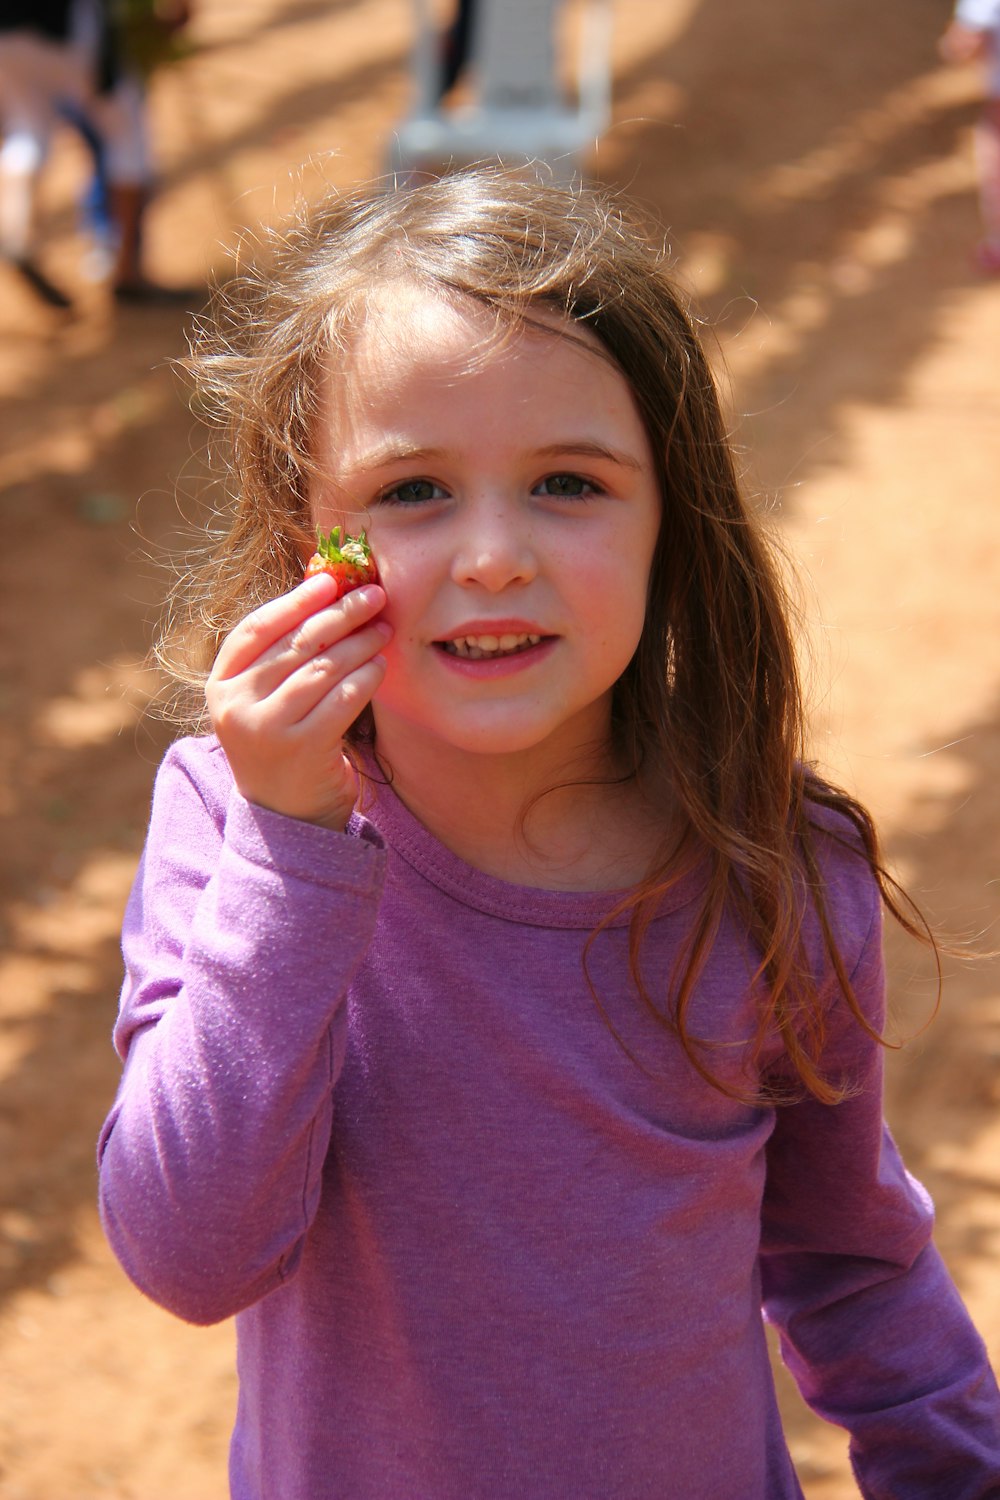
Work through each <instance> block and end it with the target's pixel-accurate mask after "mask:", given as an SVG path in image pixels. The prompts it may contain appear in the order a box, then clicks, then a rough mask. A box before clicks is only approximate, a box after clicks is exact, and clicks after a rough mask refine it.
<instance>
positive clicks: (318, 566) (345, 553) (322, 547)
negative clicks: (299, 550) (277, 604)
mask: <svg viewBox="0 0 1000 1500" xmlns="http://www.w3.org/2000/svg"><path fill="white" fill-rule="evenodd" d="M317 536H318V538H319V541H318V544H317V547H316V551H315V552H314V553H313V555H312V557H311V558H310V559H309V561H308V562H307V563H306V577H307V578H312V577H314V576H315V574H317V573H329V575H330V577H331V578H335V579H336V580H337V585H338V590H339V592H338V594H337V598H338V599H342V598H343V596H344V595H345V594H349V593H350V592H351V590H352V589H359V588H360V587H361V586H362V584H365V583H377V582H378V568H377V567H376V566H375V559H374V558H373V557H372V549H371V548H370V547H369V545H368V538H367V537H366V536H365V533H364V532H362V533H361V535H360V536H347V535H345V537H344V540H343V542H341V540H340V527H339V526H335V527H334V528H333V530H332V531H331V532H330V535H329V536H324V535H323V533H322V531H320V532H317Z"/></svg>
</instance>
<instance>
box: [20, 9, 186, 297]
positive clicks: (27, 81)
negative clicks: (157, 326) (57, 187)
mask: <svg viewBox="0 0 1000 1500" xmlns="http://www.w3.org/2000/svg"><path fill="white" fill-rule="evenodd" d="M189 17H190V9H189V5H188V0H0V131H2V135H3V144H2V147H0V255H2V257H3V259H4V260H5V261H6V262H7V263H8V264H9V265H10V266H11V267H13V268H14V269H15V270H16V271H17V272H18V273H19V274H20V276H21V277H22V279H23V280H25V281H26V282H27V283H28V284H29V285H30V286H31V288H32V289H33V290H34V291H35V292H36V293H37V294H38V295H39V296H40V297H41V298H42V299H43V300H44V301H45V302H47V303H48V304H49V305H50V306H53V307H57V308H67V307H69V306H70V299H69V297H68V296H67V295H66V293H65V292H64V291H62V290H61V289H60V288H59V287H57V286H56V285H55V284H54V283H53V282H52V281H51V280H50V279H49V277H48V276H47V275H46V274H45V272H44V271H43V270H42V268H41V267H40V266H39V264H38V260H37V240H38V194H39V185H40V182H41V177H42V173H43V170H44V167H45V163H46V160H47V158H48V154H49V150H50V146H51V141H52V135H53V132H54V129H55V127H56V126H57V125H58V124H59V123H60V122H61V120H63V119H64V118H66V117H68V118H70V119H71V120H72V121H73V122H74V123H75V124H76V125H77V127H78V128H79V129H80V130H81V131H82V133H83V134H84V137H85V139H86V140H87V142H88V145H89V146H90V147H91V149H92V151H93V152H94V157H95V166H96V169H97V171H99V172H100V173H102V174H103V176H104V180H105V182H106V194H107V209H108V213H109V215H110V220H111V231H112V233H111V249H110V260H111V264H110V282H111V288H112V292H113V294H114V296H115V298H116V299H117V300H119V301H123V302H150V301H160V300H163V299H166V298H169V299H173V297H174V296H177V295H183V294H181V293H179V292H178V293H175V292H173V291H171V290H169V289H167V288H164V287H159V286H157V285H156V284H155V283H153V282H151V281H150V280H149V279H148V278H147V277H146V276H145V274H144V271H143V266H142V262H143V229H144V220H145V212H146V208H147V206H148V203H149V200H150V196H151V189H152V180H153V174H152V157H151V151H150V146H149V127H148V109H147V81H148V78H149V76H150V74H151V72H152V71H153V70H154V69H155V68H156V67H158V66H160V64H161V63H163V62H165V61H167V60H169V59H170V58H171V57H173V56H174V55H176V52H177V44H176V35H177V33H178V32H179V30H180V29H181V28H182V27H183V26H185V25H186V24H187V21H188V19H189Z"/></svg>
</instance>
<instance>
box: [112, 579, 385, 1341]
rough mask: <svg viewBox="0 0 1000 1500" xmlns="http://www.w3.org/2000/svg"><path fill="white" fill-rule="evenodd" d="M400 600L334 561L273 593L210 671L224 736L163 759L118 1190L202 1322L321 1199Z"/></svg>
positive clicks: (128, 1248) (132, 988)
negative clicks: (388, 605) (363, 726)
mask: <svg viewBox="0 0 1000 1500" xmlns="http://www.w3.org/2000/svg"><path fill="white" fill-rule="evenodd" d="M384 602H385V596H384V594H383V593H382V591H381V589H378V588H374V587H372V588H367V589H361V590H357V591H355V592H354V593H352V594H349V595H347V596H346V597H345V598H343V599H339V600H338V599H337V598H336V586H335V585H334V583H333V581H332V580H331V579H329V578H322V577H321V578H315V579H311V580H309V581H308V582H307V583H304V584H302V585H300V586H299V588H297V589H294V590H293V591H292V592H291V593H290V594H287V595H284V596H283V597H282V598H280V599H275V600H272V601H270V602H269V603H268V604H265V605H263V606H262V607H261V608H260V609H258V610H256V611H254V613H253V614H252V615H249V616H248V617H247V619H246V620H244V621H243V622H242V623H241V624H239V625H238V626H237V627H236V628H235V630H233V631H232V633H231V634H230V635H229V636H228V637H227V638H226V640H225V641H224V643H223V645H222V647H221V649H220V651H219V655H218V658H217V661H216V664H215V668H214V669H213V672H212V676H211V678H210V680H209V683H208V689H207V701H208V707H209V711H210V713H211V715H212V719H213V723H214V725H215V728H216V731H217V733H218V735H219V739H220V741H221V744H222V746H224V747H225V754H223V751H222V749H220V748H219V747H218V746H216V747H215V748H214V749H212V750H208V749H206V745H207V744H208V743H209V742H206V741H201V742H197V741H189V742H187V744H186V745H182V746H180V747H175V749H174V750H173V751H172V752H171V753H170V754H169V755H168V756H167V758H166V761H165V762H164V765H163V768H162V769H161V772H160V775H159V777H158V780H157V787H156V793H155V796H154V802H153V814H152V820H151V824H150V830H149V838H148V841H147V845H146V850H145V853H144V855H143V860H142V864H141V866H140V870H139V875H138V878H137V880H136V884H135V887H134V889H133V892H132V896H131V899H130V902H129V907H128V911H127V914H126V920H125V932H124V942H123V947H124V954H125V962H126V971H127V972H126V981H125V989H124V993H123V997H122V1011H121V1018H120V1020H119V1025H118V1030H117V1038H116V1040H117V1045H118V1047H119V1050H120V1051H121V1054H122V1056H123V1057H124V1059H125V1071H124V1074H123V1077H122V1082H121V1087H120V1089H119V1094H118V1099H117V1101H116V1103H115V1107H114V1109H113V1110H112V1113H111V1115H110V1117H109V1119H108V1121H107V1123H106V1125H105V1128H104V1132H103V1134H102V1137H101V1143H100V1160H101V1206H102V1213H103V1216H104V1223H105V1227H106V1230H107V1234H108V1238H109V1239H110V1241H111V1243H112V1245H113V1247H114V1249H115V1250H116V1252H117V1254H118V1256H119V1258H120V1260H121V1261H122V1264H123V1265H124V1267H125V1269H126V1270H127V1271H128V1273H129V1274H130V1275H131V1276H132V1278H133V1279H134V1280H135V1281H136V1282H137V1283H138V1285H139V1286H140V1287H141V1288H142V1289H143V1290H144V1291H146V1292H148V1293H149V1295H150V1296H151V1297H154V1298H155V1299H156V1300H157V1301H159V1302H162V1303H163V1304H164V1305H165V1306H166V1307H169V1308H171V1309H172V1310H173V1311H174V1312H177V1313H179V1314H180V1315H181V1316H182V1317H185V1318H189V1319H191V1320H192V1321H194V1322H212V1321H215V1320H217V1319H220V1318H224V1317H227V1316H228V1315H229V1314H231V1313H233V1312H236V1311H237V1310H238V1309H240V1308H242V1307H245V1306H247V1305H248V1304H250V1303H251V1302H254V1301H256V1300H257V1299H258V1298H260V1297H262V1296H263V1295H264V1294H265V1293H266V1292H268V1291H270V1290H271V1289H272V1288H273V1287H275V1286H277V1285H278V1284H279V1283H280V1282H281V1281H282V1280H283V1279H284V1278H285V1277H287V1276H288V1275H289V1274H290V1273H291V1272H292V1271H293V1270H294V1268H295V1266H296V1264H297V1262H298V1258H299V1255H300V1253H301V1247H302V1241H303V1237H304V1235H305V1233H306V1231H307V1229H308V1227H309V1224H310V1223H311V1221H312V1217H313V1215H314V1214H315V1211H316V1206H317V1203H318V1199H319V1189H320V1174H321V1170H322V1165H323V1160H324V1157H325V1155H326V1149H327V1143H328V1140H329V1134H330V1124H331V1112H332V1090H333V1086H334V1084H335V1082H336V1079H337V1076H338V1073H339V1070H340V1066H341V1062H342V1059H343V1050H344V1045H345V1019H344V1003H345V994H346V990H347V986H348V984H349V983H350V980H351V978H352V976H353V974H354V972H355V970H356V968H357V966H358V964H359V963H360V962H361V959H362V958H363V956H364V954H365V951H366V949H367V946H368V943H369V941H370V938H371V934H372V931H373V928H374V923H375V915H376V908H377V903H378V894H379V889H380V884H381V878H382V859H381V854H380V852H379V851H378V850H376V849H374V848H373V847H372V846H371V845H370V844H368V843H366V842H364V841H363V840H361V839H358V838H355V837H351V836H349V835H348V834H346V833H345V832H344V830H345V828H346V825H347V822H348V819H349V816H350V813H351V808H352V806H353V803H354V798H355V793H356V779H355V775H354V770H353V767H352V766H351V764H350V762H349V761H348V759H347V758H346V757H345V755H344V753H343V736H344V734H345V732H346V730H347V728H348V726H349V725H350V723H351V722H352V720H353V719H354V718H355V717H356V716H357V714H358V713H359V712H360V710H361V709H362V708H363V707H364V705H365V703H367V702H368V701H369V700H370V698H371V696H372V694H373V692H374V691H375V690H376V688H377V686H378V684H379V683H380V682H381V680H382V675H383V671H384V665H385V664H384V661H383V660H382V659H381V657H380V656H379V655H378V654H377V653H378V650H379V647H380V645H381V644H383V643H384V641H385V639H386V637H387V635H388V633H389V632H388V629H387V627H383V626H382V625H381V624H380V622H379V621H377V620H375V618H374V617H375V615H376V614H377V613H378V611H379V610H380V609H381V607H382V604H383V603H384ZM234 783H235V785H234Z"/></svg>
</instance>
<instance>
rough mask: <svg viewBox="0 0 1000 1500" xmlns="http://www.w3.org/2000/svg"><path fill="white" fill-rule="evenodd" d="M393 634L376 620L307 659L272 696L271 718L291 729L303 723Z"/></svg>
mask: <svg viewBox="0 0 1000 1500" xmlns="http://www.w3.org/2000/svg"><path fill="white" fill-rule="evenodd" d="M391 635H392V629H391V627H390V626H388V625H387V624H385V623H384V621H382V620H374V621H373V622H372V623H371V624H370V625H367V626H365V627H364V628H362V629H359V630H356V631H354V632H353V633H352V634H351V635H348V636H345V637H344V638H343V639H342V640H340V641H337V642H336V643H335V644H332V645H330V646H329V647H327V648H325V649H324V650H321V651H318V652H316V653H315V654H314V655H312V656H310V657H308V658H307V659H306V660H304V661H302V662H301V664H300V665H299V666H298V668H297V669H296V670H295V671H292V672H290V673H288V675H287V676H286V677H285V678H284V680H283V681H282V682H281V683H280V684H279V685H278V686H277V687H276V688H275V690H274V692H273V693H271V694H270V696H269V697H268V700H267V706H268V712H269V715H271V714H273V715H274V716H275V718H276V719H277V720H278V721H280V722H282V723H284V724H287V725H289V726H293V725H297V724H301V723H302V721H303V720H304V719H306V718H308V716H309V715H310V714H311V713H312V712H313V711H314V710H315V709H316V708H317V706H318V705H319V704H320V703H322V702H323V700H324V699H326V698H329V697H331V696H333V695H335V694H336V693H337V691H338V689H339V688H340V685H341V684H342V682H343V681H344V680H345V679H346V678H348V677H350V676H351V674H352V673H354V672H356V671H357V670H358V668H359V667H363V666H364V665H365V664H366V663H367V662H370V661H372V660H373V659H374V658H375V657H376V656H377V655H378V653H379V652H380V651H381V650H382V648H383V647H384V646H385V644H386V642H387V641H388V640H389V638H390V637H391ZM355 717H356V716H355ZM349 722H350V721H349ZM345 728H346V725H345Z"/></svg>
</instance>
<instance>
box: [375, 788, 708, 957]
mask: <svg viewBox="0 0 1000 1500" xmlns="http://www.w3.org/2000/svg"><path fill="white" fill-rule="evenodd" d="M367 785H368V798H367V799H366V800H367V803H368V805H366V807H365V812H364V815H363V818H364V819H365V820H367V821H368V822H369V823H370V824H372V825H373V826H374V827H375V828H376V829H377V830H378V832H379V833H380V834H381V835H382V837H383V839H384V840H385V842H386V844H387V845H388V847H389V849H390V851H393V852H395V854H397V855H398V856H399V857H400V858H401V859H403V860H404V861H405V862H406V863H407V864H408V865H409V866H410V867H411V868H412V869H413V870H415V871H416V872H417V874H418V875H421V876H422V877H423V878H424V879H425V880H427V881H429V882H430V884H431V885H433V886H435V887H436V888H437V889H438V890H439V891H441V892H442V893H443V894H444V895H446V896H448V897H450V898H451V900H453V901H456V902H458V903H459V904H460V905H462V906H467V907H471V908H472V909H474V910H476V911H481V912H484V913H486V914H487V915H489V916H494V917H499V918H501V919H503V920H505V921H508V922H517V923H526V924H527V925H528V926H532V927H566V928H572V927H577V928H587V929H590V930H593V929H594V928H595V927H596V926H597V925H598V924H599V923H602V922H605V921H606V920H607V919H608V918H609V914H610V913H612V912H613V911H614V909H615V907H616V906H617V905H618V904H619V903H620V902H621V901H622V900H623V898H624V897H625V896H627V895H628V889H627V888H623V889H619V890H603V891H560V890H549V889H547V888H545V887H539V886H526V885H516V884H513V883H511V882H510V881H506V880H501V879H500V878H499V877H498V876H495V875H487V874H485V873H484V872H483V871H482V870H478V869H477V868H476V867H475V865H470V864H469V863H467V861H466V860H464V859H462V858H461V857H460V856H459V855H457V854H455V853H453V852H452V850H450V849H448V848H447V847H446V846H445V845H444V844H442V843H441V842H440V840H439V839H437V838H435V836H434V835H433V834H432V833H430V832H429V831H428V830H427V829H426V828H425V827H424V825H423V824H422V823H421V822H420V821H419V819H418V818H416V817H415V816H414V815H413V813H411V812H410V810H409V808H408V807H407V806H406V805H405V803H403V802H402V801H401V800H400V798H399V797H398V796H397V794H396V792H395V791H394V790H393V788H392V786H391V785H389V784H388V783H386V782H384V781H382V780H381V779H379V780H373V779H369V780H368V783H367ZM356 816H357V815H356ZM704 886H705V872H704V870H703V869H702V870H699V869H695V870H692V871H689V872H687V873H685V874H683V875H681V876H679V877H678V879H677V881H676V882H675V883H674V884H673V885H671V886H670V887H669V888H668V889H667V890H666V891H665V892H664V893H663V895H662V896H661V897H660V900H659V904H658V908H657V913H656V917H657V918H660V917H663V916H667V915H669V914H670V913H671V912H674V911H677V910H678V909H679V908H680V907H682V906H685V905H686V904H687V903H688V902H689V901H692V900H693V899H694V897H695V896H696V895H697V894H698V893H699V891H701V890H703V889H704ZM629 916H630V912H629V911H628V910H626V911H624V912H619V913H618V914H617V915H615V916H613V917H610V921H609V922H608V925H610V926H614V927H623V926H625V925H627V923H628V920H629Z"/></svg>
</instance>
